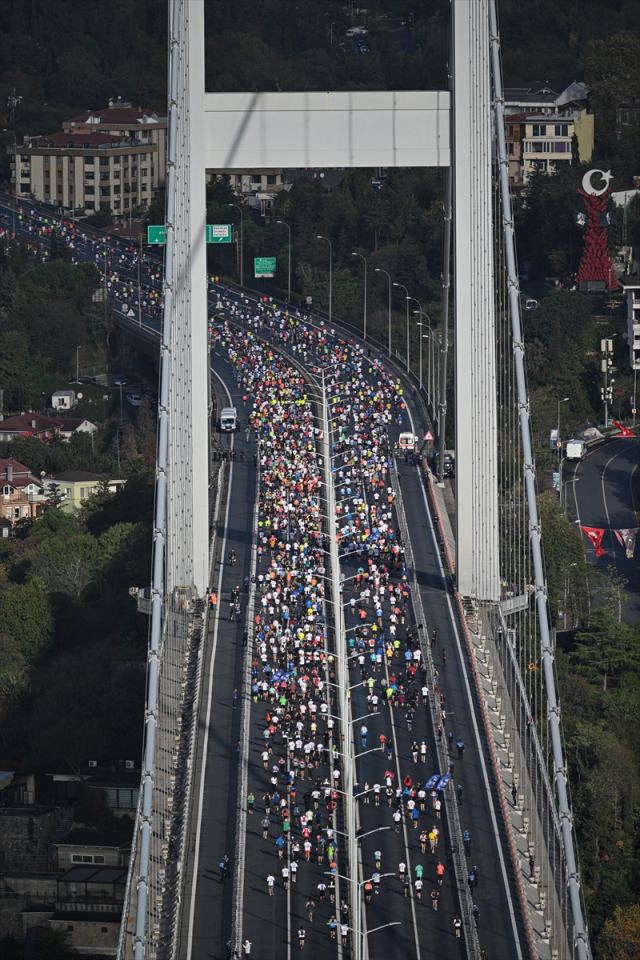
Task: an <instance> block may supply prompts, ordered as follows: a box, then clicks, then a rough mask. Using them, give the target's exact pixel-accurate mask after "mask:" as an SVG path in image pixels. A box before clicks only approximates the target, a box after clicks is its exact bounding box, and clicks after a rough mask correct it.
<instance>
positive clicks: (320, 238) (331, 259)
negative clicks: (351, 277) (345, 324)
mask: <svg viewBox="0 0 640 960" xmlns="http://www.w3.org/2000/svg"><path fill="white" fill-rule="evenodd" d="M318 240H326V241H327V243H328V244H329V326H331V318H332V316H333V312H332V303H333V301H332V289H331V287H332V283H333V247H332V246H331V240H329V237H323V236H321V235H320V234H318Z"/></svg>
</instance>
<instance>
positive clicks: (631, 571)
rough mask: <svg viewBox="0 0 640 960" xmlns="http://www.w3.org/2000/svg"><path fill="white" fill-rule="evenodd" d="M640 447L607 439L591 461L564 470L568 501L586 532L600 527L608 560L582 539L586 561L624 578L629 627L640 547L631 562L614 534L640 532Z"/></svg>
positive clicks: (636, 611) (636, 613)
mask: <svg viewBox="0 0 640 960" xmlns="http://www.w3.org/2000/svg"><path fill="white" fill-rule="evenodd" d="M639 464H640V444H639V443H638V440H637V439H635V438H622V437H620V438H616V437H613V438H611V439H607V440H605V441H604V443H601V444H599V445H598V446H595V447H592V448H591V449H590V450H589V453H588V454H587V456H586V457H585V458H584V459H583V460H580V461H577V462H575V463H569V464H566V465H565V468H564V471H563V484H564V490H565V496H566V497H567V503H568V505H569V507H570V509H571V510H572V511H573V514H574V516H575V520H576V522H577V523H579V524H580V525H581V526H584V527H602V528H604V530H605V533H604V536H603V538H602V544H601V545H602V549H603V550H604V551H605V552H604V556H601V557H596V555H595V550H594V548H593V546H592V545H591V543H590V542H589V541H588V540H587V538H586V537H584V536H583V540H584V544H585V550H586V556H587V560H588V561H589V562H592V563H594V564H595V565H596V566H597V567H599V568H600V569H602V570H606V569H607V568H610V567H613V568H614V569H615V572H616V573H617V574H618V575H619V576H622V577H624V578H625V580H626V581H627V585H626V587H625V589H624V603H623V610H622V615H623V619H624V620H626V621H627V622H628V623H635V622H636V621H637V620H638V619H639V618H640V547H639V546H638V545H637V544H636V550H635V555H634V557H633V558H632V559H628V558H627V556H626V552H625V550H624V548H623V547H622V545H621V544H620V542H619V541H618V538H617V537H616V535H615V533H614V530H619V529H621V528H624V527H637V526H638V525H639V524H638V521H637V519H636V518H637V516H638V511H640V466H639Z"/></svg>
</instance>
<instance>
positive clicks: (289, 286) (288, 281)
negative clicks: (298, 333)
mask: <svg viewBox="0 0 640 960" xmlns="http://www.w3.org/2000/svg"><path fill="white" fill-rule="evenodd" d="M276 223H281V224H282V225H283V226H285V227H286V228H287V230H288V231H289V277H288V280H287V307H288V308H289V309H291V227H290V226H289V224H288V223H287V221H286V220H277V221H276Z"/></svg>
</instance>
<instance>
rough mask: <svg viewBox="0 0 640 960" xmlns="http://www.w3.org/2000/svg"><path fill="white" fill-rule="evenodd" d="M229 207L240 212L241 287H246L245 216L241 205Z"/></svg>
mask: <svg viewBox="0 0 640 960" xmlns="http://www.w3.org/2000/svg"><path fill="white" fill-rule="evenodd" d="M228 206H229V207H235V208H236V210H239V211H240V286H241V287H244V215H243V213H242V207H241V206H240V204H238V203H229V204H228Z"/></svg>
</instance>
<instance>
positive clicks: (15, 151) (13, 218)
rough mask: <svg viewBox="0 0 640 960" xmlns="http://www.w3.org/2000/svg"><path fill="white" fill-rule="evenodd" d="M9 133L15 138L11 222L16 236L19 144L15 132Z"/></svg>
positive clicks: (8, 131) (10, 131) (9, 131)
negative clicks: (14, 182) (14, 183)
mask: <svg viewBox="0 0 640 960" xmlns="http://www.w3.org/2000/svg"><path fill="white" fill-rule="evenodd" d="M7 133H10V134H11V136H12V137H13V162H14V164H15V168H16V177H15V180H16V190H15V197H14V200H13V203H12V204H11V221H12V224H13V235H14V237H15V234H16V203H17V202H18V143H17V141H16V135H15V133H14V132H13V130H7Z"/></svg>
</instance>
